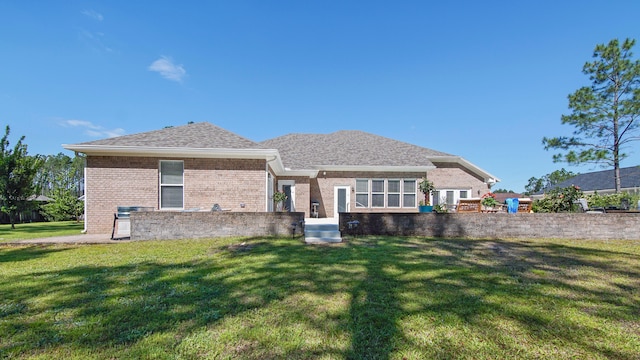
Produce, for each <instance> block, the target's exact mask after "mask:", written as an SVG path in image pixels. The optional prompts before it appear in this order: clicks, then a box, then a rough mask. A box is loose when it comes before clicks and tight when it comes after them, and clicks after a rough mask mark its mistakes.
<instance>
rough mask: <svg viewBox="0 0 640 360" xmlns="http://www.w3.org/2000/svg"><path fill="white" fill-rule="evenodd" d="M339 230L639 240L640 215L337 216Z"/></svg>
mask: <svg viewBox="0 0 640 360" xmlns="http://www.w3.org/2000/svg"><path fill="white" fill-rule="evenodd" d="M351 220H358V221H359V222H360V224H359V226H358V227H357V228H356V230H355V232H352V231H350V230H348V225H347V222H348V221H351ZM340 229H341V230H343V231H344V232H346V233H352V234H363V235H393V236H396V235H397V236H426V237H445V238H480V239H487V238H488V239H500V238H516V239H531V238H564V239H597V240H613V239H622V240H640V213H626V214H575V213H560V214H548V213H547V214H542V213H536V214H520V213H518V214H502V213H499V214H485V213H472V214H455V213H449V214H436V213H429V214H427V213H404V214H390V213H385V214H382V213H378V214H374V213H342V214H340Z"/></svg>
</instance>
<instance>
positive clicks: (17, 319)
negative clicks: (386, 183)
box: [0, 237, 640, 359]
mask: <svg viewBox="0 0 640 360" xmlns="http://www.w3.org/2000/svg"><path fill="white" fill-rule="evenodd" d="M0 334H1V335H0V358H16V359H24V358H38V359H48V358H52V359H60V358H64V359H87V358H95V359H138V358H145V359H548V358H554V359H605V358H607V359H638V358H639V357H640V247H639V246H638V242H634V241H562V240H557V241H555V240H554V241H538V240H536V241H502V240H491V241H489V240H442V239H438V240H435V239H426V238H394V237H362V238H356V239H349V240H348V241H347V242H346V243H343V244H338V245H331V246H311V245H305V244H303V243H302V241H301V240H300V239H217V240H215V239H211V240H182V241H146V242H130V243H121V244H110V245H88V246H87V245H85V246H70V245H65V246H37V247H36V246H29V247H16V246H5V247H0Z"/></svg>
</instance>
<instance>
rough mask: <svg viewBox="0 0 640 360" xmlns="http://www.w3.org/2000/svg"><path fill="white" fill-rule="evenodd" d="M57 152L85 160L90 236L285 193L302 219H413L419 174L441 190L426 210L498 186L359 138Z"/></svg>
mask: <svg viewBox="0 0 640 360" xmlns="http://www.w3.org/2000/svg"><path fill="white" fill-rule="evenodd" d="M63 147H64V148H65V149H68V150H72V151H75V152H77V153H83V154H85V155H86V168H85V195H86V196H85V227H86V230H87V232H89V233H108V232H110V231H111V227H112V221H113V213H114V212H115V210H116V208H117V207H118V206H144V207H152V208H154V209H156V210H161V211H172V210H173V211H183V210H193V209H202V210H208V209H211V207H212V205H213V204H219V205H220V207H221V208H223V209H228V210H229V211H236V212H265V211H266V212H268V211H274V204H273V201H272V196H273V193H274V192H275V191H283V192H285V193H286V194H287V195H288V198H287V202H286V204H285V208H286V210H288V211H297V212H304V213H305V216H306V217H309V216H311V215H312V209H317V213H318V216H319V217H337V214H338V213H339V212H417V211H418V209H417V207H418V203H419V201H420V200H421V199H422V194H420V193H418V192H417V184H418V182H419V181H420V179H421V178H422V177H424V176H425V175H428V178H429V179H430V180H431V181H433V182H434V184H435V186H436V188H437V189H438V192H437V194H436V195H435V196H434V197H433V198H432V199H431V201H432V203H438V202H443V201H444V202H447V203H455V202H456V201H457V200H458V199H459V198H469V197H477V196H479V195H481V194H484V193H485V192H487V191H488V190H489V186H490V185H491V184H493V183H495V182H497V181H499V180H498V179H497V178H496V177H494V176H492V175H491V174H489V173H487V172H485V171H484V170H482V169H480V168H478V167H477V166H475V165H473V164H472V163H470V162H468V161H466V160H465V159H463V158H461V157H459V156H455V155H451V154H446V153H442V152H439V151H435V150H431V149H427V148H423V147H420V146H416V145H412V144H408V143H404V142H401V141H397V140H393V139H389V138H386V137H382V136H378V135H373V134H369V133H366V132H362V131H338V132H334V133H331V134H290V135H285V136H282V137H278V138H275V139H271V140H267V141H264V142H260V143H257V142H253V141H251V140H249V139H246V138H244V137H241V136H239V135H236V134H234V133H231V132H229V131H227V130H224V129H222V128H220V127H217V126H215V125H213V124H210V123H206V122H203V123H196V124H189V125H184V126H177V127H170V128H164V129H161V130H156V131H150V132H144V133H139V134H132V135H125V136H120V137H115V138H109V139H103V140H97V141H91V142H85V143H79V144H72V145H63ZM312 203H313V204H316V206H313V207H312ZM313 215H315V213H314V214H313Z"/></svg>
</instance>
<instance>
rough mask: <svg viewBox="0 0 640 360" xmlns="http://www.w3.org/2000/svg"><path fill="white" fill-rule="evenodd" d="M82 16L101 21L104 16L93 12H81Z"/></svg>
mask: <svg viewBox="0 0 640 360" xmlns="http://www.w3.org/2000/svg"><path fill="white" fill-rule="evenodd" d="M82 15H84V16H87V17H89V18H91V19H94V20H97V21H102V20H104V16H102V14H100V13H99V12H97V11H95V10H82Z"/></svg>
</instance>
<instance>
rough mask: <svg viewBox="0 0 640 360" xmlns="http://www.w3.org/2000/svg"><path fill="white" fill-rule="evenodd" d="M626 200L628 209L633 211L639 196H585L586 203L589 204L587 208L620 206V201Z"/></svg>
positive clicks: (628, 194)
mask: <svg viewBox="0 0 640 360" xmlns="http://www.w3.org/2000/svg"><path fill="white" fill-rule="evenodd" d="M624 199H626V200H627V201H628V202H629V208H631V209H635V208H636V207H637V206H638V200H639V199H640V194H630V193H626V192H623V193H616V194H603V195H601V194H598V193H597V192H596V193H593V194H591V195H587V201H588V203H589V207H604V208H606V207H608V206H620V204H621V203H622V200H624Z"/></svg>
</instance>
